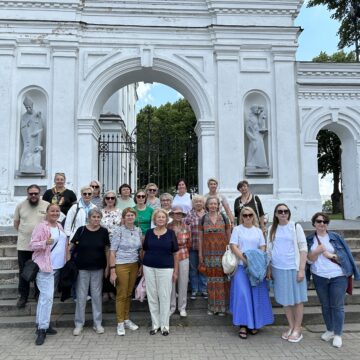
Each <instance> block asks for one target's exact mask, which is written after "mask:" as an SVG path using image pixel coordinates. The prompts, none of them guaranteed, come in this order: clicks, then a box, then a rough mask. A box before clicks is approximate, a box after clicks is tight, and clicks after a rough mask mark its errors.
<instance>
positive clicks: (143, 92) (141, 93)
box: [136, 82, 153, 101]
mask: <svg viewBox="0 0 360 360" xmlns="http://www.w3.org/2000/svg"><path fill="white" fill-rule="evenodd" d="M152 86H153V84H145V83H143V82H140V83H139V86H138V88H137V89H136V91H137V94H138V97H139V101H144V99H146V98H147V96H148V94H149V93H150V91H151V88H152Z"/></svg>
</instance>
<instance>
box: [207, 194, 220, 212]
mask: <svg viewBox="0 0 360 360" xmlns="http://www.w3.org/2000/svg"><path fill="white" fill-rule="evenodd" d="M211 200H216V202H217V210H218V211H219V209H220V200H219V198H218V197H217V196H215V195H211V196H208V197H207V199H206V202H205V209H206V211H209V202H210V201H211Z"/></svg>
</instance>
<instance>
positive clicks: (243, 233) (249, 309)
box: [230, 206, 274, 339]
mask: <svg viewBox="0 0 360 360" xmlns="http://www.w3.org/2000/svg"><path fill="white" fill-rule="evenodd" d="M239 220H240V225H238V226H236V227H235V228H234V230H233V232H232V234H231V238H230V246H231V250H232V252H233V253H234V254H235V255H236V257H237V258H238V259H239V266H238V268H237V270H236V273H235V275H234V276H233V277H232V278H231V289H230V311H231V313H232V315H233V324H234V325H235V326H239V327H240V329H239V337H240V338H241V339H246V338H247V334H248V333H249V334H251V335H256V334H257V333H258V331H259V329H260V328H262V327H263V326H265V325H269V324H272V323H273V322H274V317H273V313H272V309H271V302H270V298H269V292H268V289H267V287H266V280H265V279H263V281H261V282H260V283H259V284H258V285H257V286H252V285H251V283H250V279H249V277H248V275H247V273H246V271H245V266H244V264H246V261H247V260H246V258H245V256H244V254H245V253H246V252H247V251H249V250H256V249H259V250H261V251H263V252H265V239H264V235H263V233H262V231H261V230H260V229H259V225H258V221H257V216H256V214H255V211H254V210H253V209H252V208H250V207H246V206H245V207H243V208H242V210H241V212H240V216H239ZM265 267H266V265H265V264H264V266H263V268H262V269H263V271H265V270H266V269H265Z"/></svg>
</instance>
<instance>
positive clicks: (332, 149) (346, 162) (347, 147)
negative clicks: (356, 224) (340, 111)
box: [317, 121, 360, 219]
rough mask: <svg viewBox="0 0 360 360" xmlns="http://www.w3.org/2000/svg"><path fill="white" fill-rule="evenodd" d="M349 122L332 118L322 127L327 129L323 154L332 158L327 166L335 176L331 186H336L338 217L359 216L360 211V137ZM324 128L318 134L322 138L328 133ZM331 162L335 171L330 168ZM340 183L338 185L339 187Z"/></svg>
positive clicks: (334, 195)
mask: <svg viewBox="0 0 360 360" xmlns="http://www.w3.org/2000/svg"><path fill="white" fill-rule="evenodd" d="M345 124H346V121H341V122H330V123H328V124H326V125H325V126H324V127H323V128H322V129H321V130H326V133H327V135H326V137H327V139H326V141H325V143H326V145H325V148H324V149H322V151H323V155H324V156H326V157H327V158H328V161H327V164H325V166H328V168H329V173H332V177H333V178H332V183H331V184H330V186H332V195H331V196H332V206H333V207H334V212H335V213H336V214H337V215H338V216H337V217H336V216H335V218H338V219H341V218H344V219H355V218H357V217H358V216H359V215H360V209H359V204H358V199H359V189H358V182H359V178H358V166H357V164H358V161H359V154H358V149H357V141H356V139H355V138H354V133H353V132H352V131H351V130H355V129H354V128H352V127H350V128H349V125H350V124H349V123H348V124H347V125H348V126H345ZM321 130H320V131H319V133H318V135H317V139H318V141H319V138H320V137H321V136H322V134H324V133H322V132H321ZM318 144H319V143H318ZM320 145H321V144H320ZM338 145H340V146H338ZM324 150H325V151H324ZM325 152H326V153H325ZM331 164H332V166H333V168H334V169H333V170H334V171H331V170H330V167H329V166H330V165H331ZM320 170H321V168H319V172H320ZM336 186H338V188H337V189H336Z"/></svg>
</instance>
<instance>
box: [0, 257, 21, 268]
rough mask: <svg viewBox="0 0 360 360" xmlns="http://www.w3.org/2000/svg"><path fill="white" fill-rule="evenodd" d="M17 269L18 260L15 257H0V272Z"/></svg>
mask: <svg viewBox="0 0 360 360" xmlns="http://www.w3.org/2000/svg"><path fill="white" fill-rule="evenodd" d="M16 269H18V259H17V257H15V256H6V257H0V270H16Z"/></svg>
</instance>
